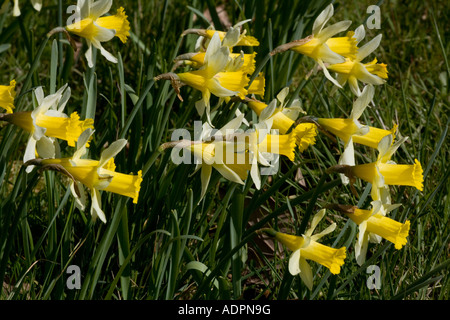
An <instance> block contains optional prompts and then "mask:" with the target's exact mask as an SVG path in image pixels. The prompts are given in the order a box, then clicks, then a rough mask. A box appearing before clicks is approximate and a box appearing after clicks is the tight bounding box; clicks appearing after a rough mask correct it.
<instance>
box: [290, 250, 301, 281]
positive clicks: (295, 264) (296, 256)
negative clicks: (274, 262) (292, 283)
mask: <svg viewBox="0 0 450 320" xmlns="http://www.w3.org/2000/svg"><path fill="white" fill-rule="evenodd" d="M288 268H289V273H290V274H292V275H293V276H295V275H297V274H299V273H300V249H298V250H296V251H294V252H293V253H292V254H291V256H290V257H289V265H288Z"/></svg>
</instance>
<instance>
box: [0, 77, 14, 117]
mask: <svg viewBox="0 0 450 320" xmlns="http://www.w3.org/2000/svg"><path fill="white" fill-rule="evenodd" d="M15 87H16V81H15V80H12V81H11V82H10V83H9V86H0V107H2V108H4V109H6V112H7V113H12V112H13V109H14V98H15V97H16V91H15V90H14V88H15Z"/></svg>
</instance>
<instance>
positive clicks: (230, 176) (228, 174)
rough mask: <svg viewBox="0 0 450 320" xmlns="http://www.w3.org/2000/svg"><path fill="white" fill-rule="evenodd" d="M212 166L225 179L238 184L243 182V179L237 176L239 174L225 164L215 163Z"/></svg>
mask: <svg viewBox="0 0 450 320" xmlns="http://www.w3.org/2000/svg"><path fill="white" fill-rule="evenodd" d="M213 167H214V168H215V169H216V170H217V171H219V173H220V174H221V175H222V176H223V177H224V178H225V179H227V180H230V181H232V182H236V183H239V184H242V185H243V184H244V181H242V179H241V178H240V177H239V175H238V174H237V173H236V172H234V171H233V170H231V169H230V168H229V167H227V166H226V165H225V164H215V165H213Z"/></svg>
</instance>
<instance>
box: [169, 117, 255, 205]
mask: <svg viewBox="0 0 450 320" xmlns="http://www.w3.org/2000/svg"><path fill="white" fill-rule="evenodd" d="M243 118H244V114H241V115H239V116H238V117H236V118H234V119H233V120H231V121H230V122H228V123H227V124H226V125H225V126H223V127H222V128H221V129H219V130H215V129H213V128H212V127H211V126H210V125H209V124H208V123H204V124H203V129H202V132H201V133H200V137H199V138H198V140H195V141H191V140H180V141H173V142H168V143H165V144H163V145H162V146H161V147H160V150H164V149H166V148H168V147H171V148H173V149H172V155H171V156H172V159H174V158H175V157H177V156H178V153H179V152H180V149H183V150H187V151H188V152H189V153H190V154H192V155H193V156H194V160H195V164H196V168H195V171H194V172H197V171H198V170H200V171H201V175H200V177H201V184H202V189H201V192H200V200H199V201H201V200H202V199H203V197H204V196H205V194H206V191H207V188H208V185H209V181H210V178H211V174H212V169H213V168H214V169H216V170H217V171H218V172H219V173H220V174H221V175H222V176H223V177H224V178H225V179H227V180H229V181H232V182H235V183H238V184H244V180H245V179H246V178H247V176H248V171H249V170H250V164H249V156H248V152H245V148H243V147H242V145H243V144H244V142H242V143H235V142H233V141H230V138H229V137H230V136H233V134H234V133H235V132H236V130H237V129H239V127H240V126H241V124H242V120H243ZM231 140H232V139H231Z"/></svg>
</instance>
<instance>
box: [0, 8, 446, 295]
mask: <svg viewBox="0 0 450 320" xmlns="http://www.w3.org/2000/svg"><path fill="white" fill-rule="evenodd" d="M44 2H46V1H44ZM20 3H21V9H22V15H21V16H20V17H18V18H16V17H12V14H11V7H12V6H10V7H9V10H8V11H7V12H5V13H2V14H1V15H0V70H1V73H0V83H1V84H8V83H9V81H10V80H12V79H16V81H17V83H18V85H17V92H18V95H17V99H16V110H21V111H23V110H32V108H33V107H32V105H33V104H32V101H31V97H32V94H31V89H32V88H35V87H37V86H43V87H44V92H45V93H46V94H49V93H52V92H54V91H55V89H57V88H59V87H60V86H62V85H64V84H65V83H69V86H70V87H71V89H72V96H71V99H70V100H69V104H68V106H67V107H66V108H67V109H66V111H67V113H70V112H72V111H78V112H79V113H80V114H81V116H82V118H84V117H93V118H94V119H95V127H96V134H95V137H94V140H93V141H92V143H91V147H90V150H89V152H90V157H91V158H93V159H98V157H99V155H100V153H101V151H102V150H103V149H104V148H105V147H106V146H107V145H108V144H109V143H111V142H113V141H115V140H116V139H117V138H121V137H123V138H126V139H128V141H129V144H128V145H127V147H126V150H123V151H122V152H121V153H120V154H119V155H118V156H117V157H116V165H117V171H119V172H124V173H131V172H133V173H136V172H137V171H138V170H140V169H142V170H143V174H144V181H143V183H142V187H141V192H140V197H139V202H138V204H136V205H134V204H133V203H132V201H131V200H128V199H126V198H124V197H121V196H118V195H114V194H110V193H106V192H104V193H103V194H102V202H103V210H104V211H105V213H106V215H107V219H108V223H107V224H102V223H101V222H100V221H95V222H93V221H92V220H91V217H90V215H89V212H80V211H79V210H78V209H76V208H75V206H74V200H73V197H72V196H71V194H70V190H69V188H68V181H66V180H65V179H64V177H63V176H61V175H57V174H55V173H54V172H45V173H44V174H38V173H37V172H36V170H35V171H33V172H32V173H30V174H26V173H25V172H24V170H23V168H22V166H21V165H22V162H21V160H20V159H22V158H23V152H24V147H25V144H26V138H27V134H26V133H24V132H22V131H21V130H20V129H18V128H16V127H13V126H10V125H6V124H3V123H2V124H0V195H1V196H0V223H1V225H0V281H2V283H3V291H2V293H1V299H138V300H141V299H296V298H298V299H448V298H449V293H448V284H449V283H448V265H449V241H448V240H449V230H448V226H449V205H450V203H449V196H448V195H449V187H448V177H449V167H448V166H447V165H446V163H447V160H448V158H449V157H448V156H449V149H448V143H447V140H446V138H447V132H448V114H449V111H450V110H449V107H448V106H449V98H448V97H449V96H448V75H449V71H450V68H449V64H448V60H447V59H448V56H449V43H448V39H449V27H448V23H447V21H446V18H447V17H446V12H447V10H446V7H447V4H446V2H444V1H429V2H428V1H408V2H407V3H405V2H402V1H385V2H383V1H381V2H380V3H379V5H380V8H381V17H382V21H381V29H380V30H367V29H366V30H367V35H366V41H367V39H371V38H373V37H374V36H376V35H377V34H379V33H382V34H383V40H382V42H381V46H380V47H379V48H378V49H377V50H376V52H375V54H376V57H377V59H378V61H380V62H383V63H387V65H388V70H389V79H388V81H387V83H386V85H384V86H382V87H377V88H376V97H375V104H376V106H375V107H371V108H370V109H368V110H367V111H366V112H365V113H364V115H363V118H361V120H362V122H365V123H371V124H372V125H373V126H378V127H387V128H390V127H392V124H393V123H398V124H399V132H400V135H403V136H409V137H410V139H409V140H408V142H407V143H406V144H404V145H403V146H402V147H401V148H400V149H399V151H398V152H397V153H396V155H395V159H394V160H396V161H397V162H403V163H413V161H414V158H417V159H418V160H419V161H421V163H422V165H423V167H424V176H425V182H424V191H423V193H422V192H418V191H417V190H415V189H413V188H404V187H399V188H393V189H392V190H393V193H394V200H396V202H400V203H402V204H403V206H402V207H401V208H399V209H398V210H396V211H395V212H394V217H396V219H397V220H403V219H405V218H406V217H407V218H408V219H410V220H411V230H410V236H409V242H408V244H407V245H406V246H405V247H404V248H403V249H402V250H399V251H397V250H395V249H394V247H393V246H392V245H390V244H388V243H387V242H385V241H384V242H382V243H381V244H380V245H372V246H371V247H370V249H369V250H370V251H369V253H368V261H367V262H366V264H365V265H363V266H361V267H359V266H358V265H357V264H356V262H355V259H354V254H353V251H352V250H353V245H352V244H353V241H354V239H355V236H356V233H357V227H356V225H355V224H354V223H352V222H351V221H348V220H347V219H346V218H344V217H342V216H341V215H339V214H337V213H335V212H333V211H331V210H330V211H328V215H327V219H330V220H333V221H335V222H336V223H337V224H338V228H337V229H336V231H335V232H334V233H333V234H332V235H331V236H328V237H327V238H324V241H325V244H328V245H333V246H342V245H345V246H347V247H348V248H349V249H348V254H347V259H346V263H345V265H344V267H343V269H342V271H341V273H340V274H339V275H336V276H333V275H331V274H330V273H329V271H327V270H326V269H324V268H321V267H319V266H318V265H317V264H314V265H313V270H314V271H315V272H316V275H315V281H314V288H313V291H312V292H310V291H309V290H308V289H307V288H306V287H305V286H304V285H303V284H302V283H301V281H300V279H299V278H298V277H292V276H290V274H289V272H288V271H287V258H288V254H286V253H287V252H284V251H283V248H280V246H279V245H278V244H277V243H273V242H271V241H270V240H269V239H267V238H265V237H262V236H260V235H259V234H257V233H256V231H257V230H258V229H259V228H261V227H267V226H273V227H275V228H277V229H280V230H284V231H288V232H293V233H297V231H298V230H299V229H300V230H304V227H305V226H306V224H307V223H308V221H309V220H308V217H309V216H310V215H311V214H314V213H315V212H317V210H319V209H320V208H322V207H323V206H324V205H326V204H327V203H329V202H335V203H336V202H339V203H347V204H353V205H356V204H359V205H361V206H368V205H369V204H368V198H367V193H368V189H367V188H366V185H365V184H361V183H357V184H356V185H355V191H356V192H355V194H354V193H352V190H351V189H350V188H349V187H345V186H342V185H341V183H340V181H339V180H338V176H337V175H327V174H326V173H325V169H326V168H328V167H330V166H331V165H333V164H336V161H337V160H336V159H337V158H338V157H339V154H340V152H341V151H342V149H341V148H342V146H341V145H339V144H336V143H335V142H334V141H332V140H330V139H329V138H328V137H326V136H324V135H320V134H319V136H318V139H317V143H316V145H315V146H313V147H310V148H308V149H307V150H306V151H305V152H304V153H303V154H301V155H300V154H299V155H297V157H296V161H295V163H294V164H292V163H291V162H289V161H284V160H285V159H283V163H282V165H281V169H280V172H279V173H278V174H277V175H275V176H270V177H265V179H266V180H265V185H264V187H263V188H262V189H261V190H255V189H254V186H253V185H252V182H251V179H248V181H247V183H246V185H245V186H244V187H241V186H237V185H234V184H231V183H229V182H227V181H224V180H222V179H221V177H220V175H219V174H218V173H217V172H215V173H213V177H212V180H211V182H210V184H209V189H208V192H207V194H206V196H205V198H204V199H203V200H202V201H201V202H200V203H198V198H199V195H200V193H199V190H200V177H199V175H198V174H196V175H192V176H191V174H192V173H193V169H194V167H193V165H192V166H190V165H180V166H176V165H174V164H173V163H172V162H171V161H170V153H169V152H162V153H160V152H159V151H158V147H159V145H160V144H162V143H164V142H167V141H170V137H171V133H172V131H173V130H174V129H176V128H187V129H190V130H192V129H193V121H194V120H199V119H198V116H197V113H196V110H195V107H194V102H195V101H197V100H198V99H199V98H200V93H199V92H197V91H195V90H193V89H191V88H188V87H183V88H182V89H181V90H182V96H183V97H184V102H181V101H180V100H178V98H177V97H176V95H175V93H174V91H173V89H172V88H171V86H170V83H169V82H168V81H166V82H164V81H159V82H157V83H155V82H154V81H153V77H154V76H156V75H158V74H161V73H165V72H168V71H170V69H171V68H172V66H173V58H174V57H176V56H177V55H179V54H181V53H186V52H192V51H194V45H195V41H196V40H197V37H196V36H194V35H188V36H185V37H183V38H181V37H180V34H181V32H182V31H183V30H185V29H187V28H193V27H196V28H206V27H207V26H208V19H211V20H212V21H213V22H214V23H215V25H216V29H218V30H226V28H227V27H228V26H230V25H233V24H235V23H236V22H238V21H242V20H244V19H247V18H252V19H253V21H252V22H251V23H249V24H247V25H246V26H245V27H246V28H247V29H248V32H249V33H250V34H251V35H254V36H255V37H257V38H258V39H259V41H260V43H261V45H260V46H259V47H257V48H255V51H257V63H256V66H257V68H260V69H261V71H263V72H264V73H265V76H266V93H265V97H264V100H265V101H266V102H269V101H270V100H271V99H273V98H274V97H275V96H276V94H277V93H278V92H279V90H281V89H282V88H283V87H285V86H289V87H290V89H291V95H290V98H291V99H293V98H295V97H299V98H300V99H301V101H302V103H303V108H304V109H305V110H306V111H307V113H308V114H309V115H315V116H321V117H346V116H348V113H349V112H350V110H351V103H352V99H353V97H352V95H351V93H350V91H349V89H348V87H346V88H345V89H344V90H339V91H338V92H337V93H336V94H335V95H333V96H331V95H330V91H331V89H332V84H331V83H330V82H329V81H327V80H326V79H325V78H324V76H323V74H322V73H321V72H316V71H314V69H313V67H314V63H313V61H312V60H310V59H308V58H306V57H302V56H301V55H299V54H296V53H293V52H286V53H284V54H279V55H276V56H274V57H273V58H272V59H270V60H265V57H267V54H268V53H269V52H270V51H271V50H272V49H273V48H275V47H276V46H278V45H280V44H283V43H286V42H289V41H291V40H294V39H301V38H303V37H306V36H307V35H309V33H310V31H311V27H312V23H313V21H314V19H315V17H316V16H317V14H318V13H319V12H320V11H321V10H322V9H323V8H324V7H325V6H326V5H327V4H328V3H329V1H275V0H265V1H261V0H236V1H213V0H205V1H199V0H194V1H183V0H177V1H169V0H166V1H163V0H152V1H139V0H136V1H123V2H122V3H120V4H119V3H118V1H115V4H114V6H115V7H118V6H119V5H121V6H124V7H125V10H126V12H127V14H128V17H129V21H130V23H131V31H132V34H131V37H130V38H129V40H128V42H127V43H126V44H125V45H123V44H121V43H120V41H119V40H118V39H115V40H114V41H111V42H108V43H107V44H105V47H106V48H107V50H109V51H111V52H113V53H114V55H116V56H117V57H119V63H118V64H112V63H109V62H107V61H106V60H105V59H104V58H103V57H102V56H100V55H98V57H97V63H96V65H95V67H94V68H93V69H89V68H88V67H87V64H86V60H85V59H84V56H83V54H84V50H85V47H84V46H85V43H84V42H83V41H79V43H78V44H79V48H78V51H76V52H74V51H73V50H72V48H71V47H70V45H69V42H68V41H67V40H66V38H65V37H64V36H63V35H62V34H58V35H56V36H53V37H52V38H50V39H47V38H46V37H45V35H46V34H47V32H48V31H50V30H51V29H53V28H54V27H57V26H58V25H64V24H65V21H66V19H67V18H68V14H67V13H66V11H65V10H66V7H67V6H68V5H70V4H75V3H72V2H66V1H56V0H53V1H47V3H45V5H44V7H43V9H42V11H41V12H40V13H37V12H36V11H35V10H34V9H33V8H32V7H31V5H30V3H29V1H26V0H21V1H20ZM11 4H12V3H11ZM370 4H372V3H368V2H366V1H358V2H356V3H355V2H351V3H350V2H343V1H339V2H335V3H334V5H335V16H334V17H333V21H339V20H343V19H350V20H352V21H353V24H352V26H351V29H355V28H356V27H357V26H359V25H360V24H362V23H364V22H365V20H366V19H367V18H368V16H369V15H368V14H367V13H366V9H367V6H368V5H370ZM215 8H217V11H216V10H213V9H215ZM208 9H212V10H211V11H209V10H208ZM209 12H211V13H212V14H209ZM76 40H78V39H76ZM41 50H42V51H41ZM40 53H41V54H40ZM228 107H229V106H228ZM240 107H241V108H243V109H242V110H246V111H247V112H246V114H247V118H248V119H249V120H250V121H251V120H256V116H255V115H254V114H252V113H251V111H250V110H249V109H246V107H245V106H244V105H241V106H240ZM233 115H234V111H233V109H232V108H226V107H221V108H219V109H218V110H217V114H216V118H215V119H216V120H215V121H216V122H215V123H216V124H217V127H220V123H223V124H224V123H226V122H227V121H228V120H229V119H231V117H233ZM61 148H62V150H63V153H64V154H66V155H70V154H71V153H72V152H73V150H70V148H67V146H65V145H64V144H61ZM355 149H356V150H357V154H356V156H357V161H358V162H367V161H371V159H374V158H375V156H376V154H375V152H374V151H373V150H370V149H367V148H359V147H358V148H355ZM197 203H198V204H197ZM322 223H323V224H328V223H329V222H327V221H325V220H324V221H323V222H322ZM301 228H303V229H301ZM319 228H320V227H319ZM274 252H277V253H276V254H275V253H274ZM371 264H375V265H378V266H379V267H380V269H381V273H382V286H381V289H380V290H372V291H371V290H369V289H368V288H367V287H366V279H367V277H368V275H367V273H366V268H367V266H368V265H371ZM69 265H78V266H79V267H80V269H81V274H82V287H81V289H80V290H69V289H68V288H67V287H66V279H67V277H68V274H67V273H66V270H67V267H68V266H69Z"/></svg>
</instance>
